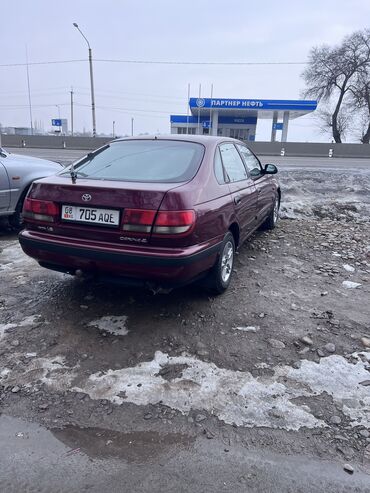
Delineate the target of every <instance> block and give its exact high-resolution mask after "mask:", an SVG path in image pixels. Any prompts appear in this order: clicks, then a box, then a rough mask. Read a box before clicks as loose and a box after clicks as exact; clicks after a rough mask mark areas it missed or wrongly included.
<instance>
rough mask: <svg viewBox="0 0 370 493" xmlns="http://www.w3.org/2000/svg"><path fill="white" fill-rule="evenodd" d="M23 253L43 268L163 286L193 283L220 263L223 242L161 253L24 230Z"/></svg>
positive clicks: (166, 250) (154, 250) (137, 247)
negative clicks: (154, 283) (80, 271)
mask: <svg viewBox="0 0 370 493" xmlns="http://www.w3.org/2000/svg"><path fill="white" fill-rule="evenodd" d="M19 242H20V244H21V247H22V249H23V251H24V252H25V253H26V254H27V255H29V256H30V257H33V258H34V259H36V260H37V261H38V262H39V263H40V264H41V265H42V266H44V267H48V268H50V269H54V270H59V271H62V272H68V273H70V274H74V273H75V271H76V270H78V269H79V270H82V271H83V272H85V273H86V274H93V275H95V276H97V277H103V278H104V277H105V278H106V277H112V278H120V277H121V278H122V279H123V278H127V279H128V280H130V279H131V280H138V281H142V282H145V281H149V282H150V281H153V282H156V283H161V284H163V285H177V284H185V283H187V282H190V281H191V280H192V279H194V278H196V277H199V276H200V275H201V274H202V273H204V272H206V271H207V270H209V269H210V268H211V267H212V266H213V265H214V264H215V262H216V259H217V255H218V253H219V250H220V245H221V243H220V241H219V240H213V241H211V242H207V243H204V244H201V245H192V246H190V247H186V248H174V249H163V248H162V249H159V248H153V247H152V248H150V247H143V246H134V247H133V246H131V245H128V246H126V245H111V244H106V243H102V242H101V243H98V244H96V243H91V242H89V241H84V242H82V241H76V240H74V239H72V238H65V237H62V238H60V237H57V238H56V237H55V236H51V235H49V234H44V233H38V232H34V231H28V230H24V231H22V232H21V233H20V234H19Z"/></svg>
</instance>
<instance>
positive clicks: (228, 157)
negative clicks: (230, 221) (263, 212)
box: [219, 142, 257, 242]
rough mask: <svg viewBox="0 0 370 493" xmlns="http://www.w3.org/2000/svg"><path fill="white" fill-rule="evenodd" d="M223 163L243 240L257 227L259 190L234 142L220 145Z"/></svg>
mask: <svg viewBox="0 0 370 493" xmlns="http://www.w3.org/2000/svg"><path fill="white" fill-rule="evenodd" d="M219 149H220V154H221V159H222V164H223V167H224V170H225V173H226V176H227V179H228V180H229V188H230V193H231V197H232V200H233V202H234V208H235V213H236V216H237V219H238V222H239V228H240V239H241V242H242V241H243V240H245V238H246V237H247V236H248V235H249V234H250V233H251V232H252V231H253V230H254V229H255V227H256V223H257V217H256V216H257V190H256V186H255V184H254V181H253V180H252V179H251V178H250V177H249V176H248V173H247V171H246V168H245V166H244V163H243V160H242V159H241V157H240V154H239V152H238V151H237V149H236V147H235V145H234V144H233V143H232V142H225V143H222V144H220V146H219Z"/></svg>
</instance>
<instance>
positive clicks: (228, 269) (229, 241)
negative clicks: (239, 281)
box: [206, 231, 235, 294]
mask: <svg viewBox="0 0 370 493" xmlns="http://www.w3.org/2000/svg"><path fill="white" fill-rule="evenodd" d="M234 260H235V240H234V237H233V235H232V234H231V233H230V231H229V232H228V233H226V235H225V237H224V239H223V242H222V244H221V248H220V254H219V257H218V259H217V262H216V264H215V265H214V267H213V268H212V270H211V272H210V273H209V274H208V277H207V279H206V286H207V288H208V289H209V290H210V291H212V292H213V293H214V294H222V293H224V292H225V291H226V289H227V288H228V287H229V285H230V281H231V276H232V273H233V267H234Z"/></svg>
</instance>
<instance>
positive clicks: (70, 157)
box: [7, 148, 370, 170]
mask: <svg viewBox="0 0 370 493" xmlns="http://www.w3.org/2000/svg"><path fill="white" fill-rule="evenodd" d="M7 151H8V152H13V153H15V154H16V153H17V154H24V155H27V156H35V157H40V158H43V159H50V160H51V161H57V162H60V163H62V164H65V165H67V164H70V163H71V162H72V161H74V160H77V159H79V158H80V157H82V156H84V155H85V154H86V153H87V152H88V151H81V150H70V149H28V148H20V149H11V148H9V149H7ZM260 158H261V161H262V162H263V163H270V162H271V163H275V164H277V165H279V166H282V168H289V169H291V168H306V169H307V168H314V169H322V168H326V169H353V168H356V169H365V170H368V169H369V168H370V159H359V158H357V159H347V158H319V157H314V158H310V157H289V156H285V157H282V156H260Z"/></svg>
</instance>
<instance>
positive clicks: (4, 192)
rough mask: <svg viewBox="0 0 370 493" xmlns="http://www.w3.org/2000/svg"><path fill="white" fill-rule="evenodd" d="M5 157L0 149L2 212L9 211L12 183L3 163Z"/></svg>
mask: <svg viewBox="0 0 370 493" xmlns="http://www.w3.org/2000/svg"><path fill="white" fill-rule="evenodd" d="M4 159H5V158H3V157H2V153H1V149H0V213H1V212H4V211H7V210H8V209H9V205H10V184H9V177H8V173H7V171H6V168H5V166H4V164H3V161H4Z"/></svg>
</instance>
